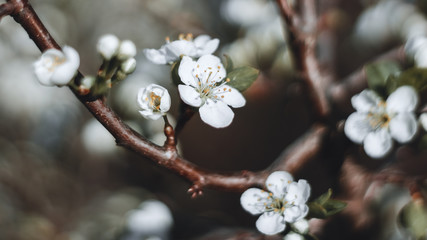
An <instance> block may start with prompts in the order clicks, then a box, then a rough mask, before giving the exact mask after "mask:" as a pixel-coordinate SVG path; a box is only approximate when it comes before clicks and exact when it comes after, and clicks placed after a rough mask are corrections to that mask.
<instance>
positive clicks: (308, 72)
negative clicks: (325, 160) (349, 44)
mask: <svg viewBox="0 0 427 240" xmlns="http://www.w3.org/2000/svg"><path fill="white" fill-rule="evenodd" d="M277 4H278V5H279V8H280V11H281V14H282V16H283V19H284V20H285V22H286V24H287V27H288V29H289V44H290V47H291V49H292V50H293V52H294V58H295V60H296V61H295V62H296V65H297V68H298V69H299V70H300V71H302V72H303V75H304V80H305V81H306V83H307V85H308V87H309V94H310V98H311V102H312V103H313V106H314V110H315V112H316V114H317V117H318V118H325V117H327V116H328V114H329V112H330V105H329V102H328V99H327V96H326V90H327V88H328V86H329V83H330V82H331V78H330V77H328V74H324V73H322V72H321V71H320V69H321V68H320V66H319V62H318V59H317V57H316V51H315V50H316V34H317V33H316V31H317V29H316V26H317V16H316V8H315V1H314V0H303V1H300V4H301V6H304V7H303V8H302V9H303V10H302V11H303V12H302V13H301V14H300V15H301V17H302V18H301V20H300V19H299V17H300V16H299V15H297V14H296V13H295V12H294V11H293V10H292V9H291V7H290V6H289V4H288V1H287V0H277Z"/></svg>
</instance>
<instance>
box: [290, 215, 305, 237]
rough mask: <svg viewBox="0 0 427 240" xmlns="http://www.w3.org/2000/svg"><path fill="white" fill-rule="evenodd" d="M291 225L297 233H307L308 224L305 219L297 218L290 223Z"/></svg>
mask: <svg viewBox="0 0 427 240" xmlns="http://www.w3.org/2000/svg"><path fill="white" fill-rule="evenodd" d="M292 227H293V229H294V230H295V231H296V232H298V233H301V234H307V233H308V228H309V225H308V221H307V220H305V219H301V220H299V221H297V222H294V223H293V224H292Z"/></svg>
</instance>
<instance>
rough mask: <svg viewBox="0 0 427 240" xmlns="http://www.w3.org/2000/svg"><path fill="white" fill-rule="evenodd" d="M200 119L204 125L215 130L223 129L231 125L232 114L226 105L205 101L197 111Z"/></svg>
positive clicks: (219, 102)
mask: <svg viewBox="0 0 427 240" xmlns="http://www.w3.org/2000/svg"><path fill="white" fill-rule="evenodd" d="M199 113H200V118H201V119H202V120H203V122H205V123H206V124H208V125H210V126H212V127H215V128H224V127H227V126H228V125H230V124H231V122H232V121H233V118H234V113H233V111H232V110H231V108H230V107H229V106H227V104H225V103H223V102H221V101H216V102H214V101H212V100H210V99H208V100H206V103H205V104H204V105H203V106H202V107H201V108H200V109H199Z"/></svg>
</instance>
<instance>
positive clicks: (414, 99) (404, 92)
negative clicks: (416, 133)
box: [387, 86, 418, 112]
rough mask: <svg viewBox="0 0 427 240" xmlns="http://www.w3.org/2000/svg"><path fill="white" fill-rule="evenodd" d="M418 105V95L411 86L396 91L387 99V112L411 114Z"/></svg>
mask: <svg viewBox="0 0 427 240" xmlns="http://www.w3.org/2000/svg"><path fill="white" fill-rule="evenodd" d="M417 105H418V94H417V92H416V91H415V89H414V88H413V87H411V86H402V87H399V88H398V89H396V91H394V92H393V93H392V94H390V96H389V97H388V98H387V111H388V112H412V111H414V110H415V108H416V107H417Z"/></svg>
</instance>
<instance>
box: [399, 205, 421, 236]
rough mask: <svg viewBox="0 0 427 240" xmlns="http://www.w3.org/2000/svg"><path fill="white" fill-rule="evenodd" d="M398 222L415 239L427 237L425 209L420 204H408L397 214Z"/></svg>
mask: <svg viewBox="0 0 427 240" xmlns="http://www.w3.org/2000/svg"><path fill="white" fill-rule="evenodd" d="M399 222H400V224H402V226H403V227H404V228H406V229H407V230H408V231H409V232H410V233H411V234H412V235H413V236H414V237H415V239H417V240H418V239H425V238H426V237H427V234H426V229H427V207H426V206H425V205H424V204H422V203H415V202H410V203H408V204H407V205H406V206H405V207H403V209H402V210H401V212H400V214H399Z"/></svg>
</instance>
